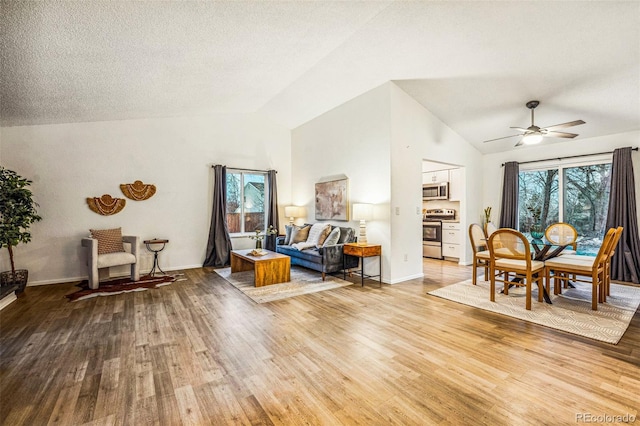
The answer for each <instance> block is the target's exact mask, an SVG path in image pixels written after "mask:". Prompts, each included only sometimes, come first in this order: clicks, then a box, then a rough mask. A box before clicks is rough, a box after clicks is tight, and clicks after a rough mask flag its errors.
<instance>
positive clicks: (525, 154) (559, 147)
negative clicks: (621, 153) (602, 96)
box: [482, 131, 640, 223]
mask: <svg viewBox="0 0 640 426" xmlns="http://www.w3.org/2000/svg"><path fill="white" fill-rule="evenodd" d="M629 146H631V147H637V146H640V132H637V131H636V132H628V133H619V134H615V135H608V136H603V137H597V138H588V139H576V140H571V141H567V142H555V143H547V144H542V145H537V146H533V147H522V148H517V149H513V150H512V151H507V152H501V153H497V154H490V155H485V156H484V158H483V165H484V167H483V168H484V176H483V188H484V189H483V203H482V205H483V206H491V207H492V208H493V209H492V211H493V213H492V216H493V220H494V221H495V222H496V223H498V222H499V219H500V208H501V194H502V182H503V167H502V164H503V163H505V162H508V161H518V162H523V161H535V160H546V159H552V158H560V157H567V156H573V155H582V154H595V153H600V152H610V151H613V150H614V149H616V148H624V147H629ZM606 157H607V158H609V159H611V158H612V156H611V155H608V156H606ZM594 158H597V157H591V156H590V157H583V158H577V159H566V160H562V161H561V162H562V164H571V163H573V162H576V161H588V160H592V159H594ZM632 158H633V171H634V180H635V188H636V199H638V197H640V152H638V151H633V154H632ZM553 162H555V163H557V162H558V161H557V160H556V161H552V162H551V163H553ZM521 167H525V165H522V166H521ZM637 210H638V217H640V206H637Z"/></svg>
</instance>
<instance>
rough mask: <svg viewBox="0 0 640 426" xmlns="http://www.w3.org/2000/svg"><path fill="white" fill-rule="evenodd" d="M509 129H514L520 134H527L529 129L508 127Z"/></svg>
mask: <svg viewBox="0 0 640 426" xmlns="http://www.w3.org/2000/svg"><path fill="white" fill-rule="evenodd" d="M509 128H510V129H516V130H520V131H521V132H528V131H529V129H525V128H523V127H509Z"/></svg>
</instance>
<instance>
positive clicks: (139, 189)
mask: <svg viewBox="0 0 640 426" xmlns="http://www.w3.org/2000/svg"><path fill="white" fill-rule="evenodd" d="M120 189H121V190H122V193H123V194H124V195H125V197H127V198H129V199H131V200H136V201H142V200H148V199H149V198H151V197H153V194H155V193H156V186H155V185H152V184H150V183H142V181H140V180H137V181H135V182H133V183H123V184H121V185H120Z"/></svg>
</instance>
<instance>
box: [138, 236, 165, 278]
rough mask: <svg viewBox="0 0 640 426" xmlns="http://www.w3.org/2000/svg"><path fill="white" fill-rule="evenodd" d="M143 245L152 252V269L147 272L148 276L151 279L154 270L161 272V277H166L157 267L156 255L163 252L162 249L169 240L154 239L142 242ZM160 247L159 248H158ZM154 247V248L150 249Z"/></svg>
mask: <svg viewBox="0 0 640 426" xmlns="http://www.w3.org/2000/svg"><path fill="white" fill-rule="evenodd" d="M143 242H144V245H145V246H147V250H149V251H150V252H153V268H151V272H149V276H150V277H153V276H154V274H155V273H156V268H157V269H158V271H160V272H162V274H163V275H167V273H166V272H164V271H163V270H162V269H160V265H158V253H160V252H161V251H162V250H164V247H165V246H166V245H167V243H168V242H169V240H161V239H158V238H154V239H153V240H144V241H143ZM160 245H161V247H160V248H158V247H159V246H160ZM151 246H155V247H151Z"/></svg>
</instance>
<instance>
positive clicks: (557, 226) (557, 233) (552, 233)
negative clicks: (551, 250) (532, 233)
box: [544, 222, 578, 255]
mask: <svg viewBox="0 0 640 426" xmlns="http://www.w3.org/2000/svg"><path fill="white" fill-rule="evenodd" d="M544 236H545V238H546V239H547V241H549V242H550V243H551V244H555V245H558V246H571V249H570V248H565V249H564V250H562V254H563V255H569V254H576V250H578V231H576V228H574V227H573V225H571V224H569V223H564V222H558V223H554V224H551V225H549V226H548V227H547V229H546V230H545V231H544Z"/></svg>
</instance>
